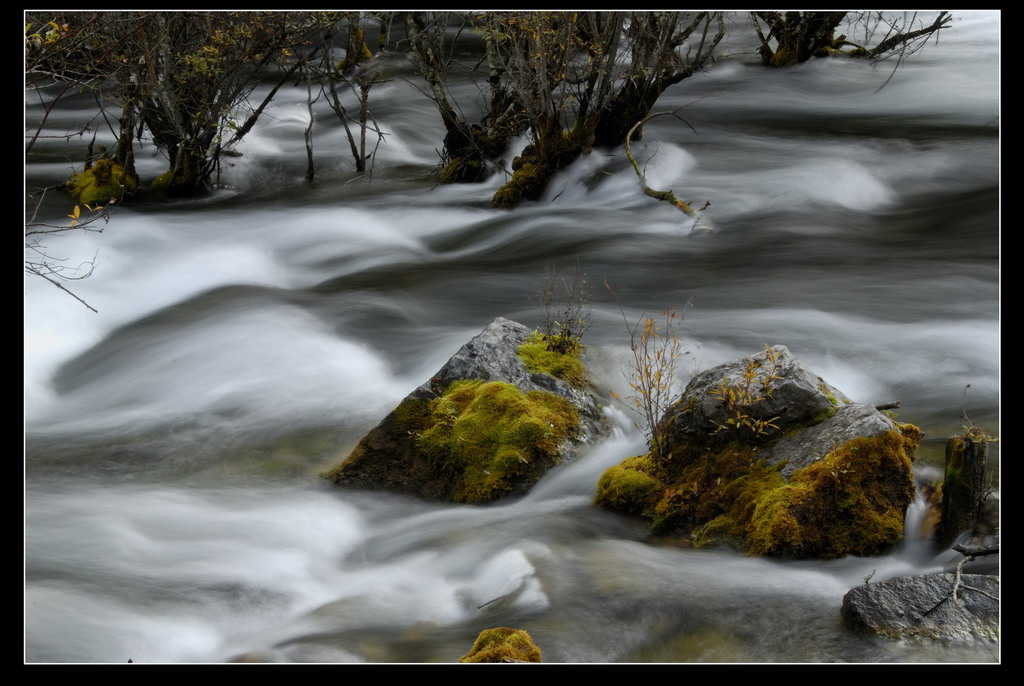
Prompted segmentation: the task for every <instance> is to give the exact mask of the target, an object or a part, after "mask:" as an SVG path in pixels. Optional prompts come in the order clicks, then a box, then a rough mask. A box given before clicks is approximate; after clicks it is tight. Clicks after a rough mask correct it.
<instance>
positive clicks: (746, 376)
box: [711, 343, 780, 438]
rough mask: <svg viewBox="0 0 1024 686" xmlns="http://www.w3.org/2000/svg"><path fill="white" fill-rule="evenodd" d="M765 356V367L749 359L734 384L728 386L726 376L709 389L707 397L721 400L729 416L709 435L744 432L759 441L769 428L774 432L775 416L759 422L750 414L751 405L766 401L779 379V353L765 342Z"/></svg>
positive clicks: (760, 362)
mask: <svg viewBox="0 0 1024 686" xmlns="http://www.w3.org/2000/svg"><path fill="white" fill-rule="evenodd" d="M764 351H765V357H766V358H767V362H768V366H766V365H765V363H764V362H762V361H761V360H758V359H756V358H753V359H751V360H750V363H749V364H748V365H747V368H746V369H744V370H743V378H742V379H740V380H739V381H738V382H736V383H729V379H728V378H727V377H722V381H721V383H719V384H718V386H716V387H715V388H713V389H711V395H713V396H715V397H717V398H719V399H721V400H722V401H723V402H724V403H725V406H726V411H727V412H728V413H729V414H730V415H731V416H730V417H728V418H726V420H725V423H718V428H716V429H715V430H714V431H713V432H712V434H718V433H721V432H723V431H730V430H737V431H739V432H740V433H744V432H747V433H749V434H750V435H751V436H752V437H754V438H760V437H762V436H764V435H765V434H767V433H768V431H769V430H770V429H778V428H779V427H778V425H776V424H775V423H774V422H775V420H776V419H778V417H771V418H769V419H759V418H757V417H754V416H753V414H752V411H753V410H752V408H753V406H755V405H757V404H758V403H761V402H763V401H764V400H765V399H767V398H770V397H771V396H772V393H773V392H774V391H775V382H777V381H778V380H779V378H780V377H779V374H778V371H779V353H777V352H775V350H774V349H772V348H771V346H769V345H768V344H767V343H766V344H765V346H764Z"/></svg>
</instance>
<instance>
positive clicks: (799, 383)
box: [668, 345, 850, 438]
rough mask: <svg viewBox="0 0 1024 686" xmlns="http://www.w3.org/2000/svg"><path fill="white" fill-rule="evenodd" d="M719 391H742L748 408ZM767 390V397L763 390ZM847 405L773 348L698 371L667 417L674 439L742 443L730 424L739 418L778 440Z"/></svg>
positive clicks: (784, 349)
mask: <svg viewBox="0 0 1024 686" xmlns="http://www.w3.org/2000/svg"><path fill="white" fill-rule="evenodd" d="M723 387H728V388H730V389H733V390H734V391H736V390H740V389H746V391H747V394H748V395H749V396H750V398H751V399H752V402H738V403H735V404H734V405H733V406H730V405H729V403H727V401H726V399H725V398H724V397H723V395H722V389H723ZM765 388H768V389H770V392H769V393H768V394H767V395H766V394H765V393H764V389H765ZM849 402H850V400H849V398H847V397H846V396H845V395H843V393H842V392H841V391H839V390H837V389H836V388H833V387H832V386H830V385H829V384H828V383H826V382H825V381H824V380H823V379H822V378H821V377H819V376H815V375H814V374H813V373H812V372H811V371H810V370H809V369H807V367H805V366H804V365H803V364H802V363H801V362H800V361H799V360H797V359H796V358H795V357H794V356H793V354H792V353H791V352H789V349H788V348H787V347H786V346H784V345H776V346H774V347H772V348H769V349H766V350H763V351H761V352H759V353H756V354H754V355H751V356H749V357H744V358H742V359H739V360H733V361H731V362H726V363H725V364H721V365H719V366H717V367H714V368H712V369H708V370H706V371H703V372H701V373H699V374H697V375H696V376H694V377H693V378H692V379H690V383H689V384H687V386H686V389H685V390H683V393H682V395H681V400H680V402H679V404H678V405H677V406H676V407H675V408H674V409H673V410H672V411H670V413H669V416H668V420H669V421H671V422H672V426H673V431H674V434H675V436H676V437H677V438H688V437H701V438H703V437H705V436H707V435H709V434H711V433H715V432H718V433H719V434H720V435H721V436H722V437H723V438H732V437H737V438H745V436H743V435H742V434H743V430H742V429H733V428H723V427H729V426H730V424H729V420H730V419H732V418H734V417H735V416H736V414H737V412H742V413H743V414H745V415H748V416H750V417H751V418H752V419H755V420H764V421H771V423H772V424H775V425H776V427H777V428H773V427H767V428H766V429H765V431H764V432H763V434H762V435H761V436H760V437H761V438H771V437H773V436H776V435H779V434H783V433H785V432H786V431H787V430H789V429H791V428H793V427H795V426H798V425H800V424H807V423H811V422H814V421H818V420H820V419H822V418H823V417H824V416H825V415H826V414H828V413H830V412H832V411H833V410H835V408H836V407H838V406H839V405H840V404H843V403H849Z"/></svg>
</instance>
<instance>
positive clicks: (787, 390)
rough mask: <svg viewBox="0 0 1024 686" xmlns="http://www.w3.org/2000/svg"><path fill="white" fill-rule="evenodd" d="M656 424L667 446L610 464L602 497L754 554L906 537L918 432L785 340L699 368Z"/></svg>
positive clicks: (814, 551) (870, 546) (870, 548)
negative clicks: (840, 383) (824, 374)
mask: <svg viewBox="0 0 1024 686" xmlns="http://www.w3.org/2000/svg"><path fill="white" fill-rule="evenodd" d="M657 429H658V431H659V432H663V433H661V434H660V435H661V436H663V437H664V443H663V447H662V453H661V454H659V455H647V456H640V457H633V458H629V459H627V460H626V461H624V462H623V463H622V464H620V465H618V466H615V467H612V468H610V469H608V470H607V471H606V472H605V473H604V474H603V475H602V477H601V479H600V481H599V483H598V492H597V495H596V497H595V502H597V503H598V504H600V505H604V506H606V507H609V508H611V509H615V510H619V511H622V512H630V513H640V514H641V515H642V516H644V517H649V518H650V519H651V529H652V531H655V532H658V533H674V532H679V533H682V534H683V535H685V536H688V537H689V539H690V541H691V542H692V543H693V544H694V545H695V546H698V547H703V546H708V545H718V544H727V545H731V546H736V547H739V548H741V549H743V550H745V551H747V552H750V553H752V554H755V555H775V556H783V557H799V558H835V557H843V556H845V555H861V556H865V555H877V554H879V553H882V552H884V551H886V550H888V549H890V548H892V547H893V546H894V545H896V544H897V543H899V541H900V539H901V538H902V537H903V523H904V516H905V513H906V510H907V506H908V505H909V504H910V502H911V500H912V499H913V496H914V490H915V489H914V477H913V459H914V454H915V451H916V449H917V446H918V444H919V443H920V437H921V432H920V430H919V429H918V428H917V427H914V426H912V425H909V424H896V423H895V422H893V421H892V420H891V419H890V418H889V417H888V416H886V415H885V414H883V413H881V412H879V411H878V410H876V409H875V408H874V407H871V406H870V405H858V404H854V403H851V402H850V400H849V398H847V397H846V396H845V395H844V394H843V393H842V392H841V391H839V390H837V389H836V388H834V387H832V386H830V385H829V384H828V383H827V382H826V381H825V380H824V379H822V378H821V377H819V376H816V375H815V374H814V373H813V372H811V371H810V370H809V369H807V367H805V366H804V365H803V364H801V363H800V362H799V361H797V360H796V359H795V358H794V357H793V355H792V354H791V353H790V352H789V350H788V349H786V348H785V347H784V346H775V347H773V348H768V349H766V350H762V351H761V352H759V353H757V354H755V355H751V356H750V357H746V358H743V359H740V360H734V361H732V362H728V363H726V364H723V365H720V366H718V367H715V368H713V369H709V370H707V371H705V372H702V373H700V374H697V375H696V376H694V377H693V379H691V381H690V383H689V384H688V385H687V386H686V389H685V390H684V391H683V393H682V395H681V398H680V399H679V401H678V402H677V403H676V404H675V405H674V406H673V407H672V408H671V409H670V410H669V411H668V412H666V414H665V418H664V419H663V420H662V422H661V423H660V424H659V425H658V427H657ZM772 467H775V468H774V469H773V468H772Z"/></svg>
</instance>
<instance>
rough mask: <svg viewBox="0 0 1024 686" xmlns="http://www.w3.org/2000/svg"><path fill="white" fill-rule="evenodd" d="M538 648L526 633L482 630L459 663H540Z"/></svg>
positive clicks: (512, 630)
mask: <svg viewBox="0 0 1024 686" xmlns="http://www.w3.org/2000/svg"><path fill="white" fill-rule="evenodd" d="M540 661H541V652H540V648H538V647H537V645H536V644H535V643H534V642H533V639H532V638H531V637H530V634H528V633H527V632H526V631H524V630H522V629H510V628H508V627H505V626H502V627H496V628H494V629H484V630H483V631H481V632H480V635H479V636H477V638H476V641H475V642H474V643H473V647H472V649H470V651H469V652H468V653H466V654H465V655H463V656H462V658H461V659H460V660H459V662H540Z"/></svg>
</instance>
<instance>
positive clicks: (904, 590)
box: [842, 573, 999, 640]
mask: <svg viewBox="0 0 1024 686" xmlns="http://www.w3.org/2000/svg"><path fill="white" fill-rule="evenodd" d="M955 581H956V575H955V574H953V573H942V574H924V575H921V576H910V577H896V578H893V579H886V580H885V581H881V582H877V583H871V584H865V585H864V586H858V587H856V588H854V589H851V590H850V591H849V592H848V593H847V594H846V595H845V596H844V597H843V609H842V616H843V620H844V621H845V622H846V623H847V624H849V625H850V626H852V627H854V628H857V629H863V630H866V631H871V632H874V633H876V634H881V635H883V636H889V637H892V638H899V637H902V636H927V637H932V638H970V637H974V638H988V639H993V640H995V639H997V638H998V637H999V601H998V600H996V599H997V598H998V597H999V577H995V576H985V575H980V574H964V575H963V576H962V577H961V580H960V586H959V588H958V589H957V593H956V598H954V597H953V586H954V583H955Z"/></svg>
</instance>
